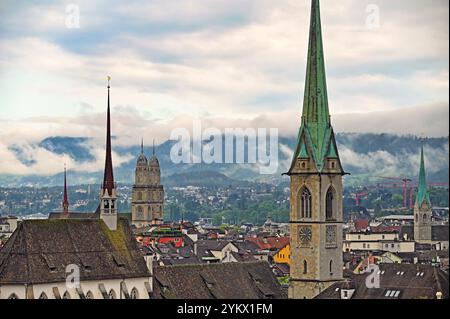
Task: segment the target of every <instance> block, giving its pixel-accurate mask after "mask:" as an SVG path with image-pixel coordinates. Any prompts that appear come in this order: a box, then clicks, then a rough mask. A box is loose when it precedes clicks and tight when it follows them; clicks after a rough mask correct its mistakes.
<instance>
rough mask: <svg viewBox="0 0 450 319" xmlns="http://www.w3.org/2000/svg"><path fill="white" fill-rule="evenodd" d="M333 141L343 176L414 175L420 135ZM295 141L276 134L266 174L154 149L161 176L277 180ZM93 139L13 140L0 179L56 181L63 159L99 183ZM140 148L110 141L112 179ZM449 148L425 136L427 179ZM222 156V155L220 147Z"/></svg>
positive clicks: (121, 177)
mask: <svg viewBox="0 0 450 319" xmlns="http://www.w3.org/2000/svg"><path fill="white" fill-rule="evenodd" d="M114 142H115V141H113V144H115V143H114ZM337 142H338V147H339V152H340V157H341V161H342V163H343V165H344V168H345V170H346V171H348V172H350V173H351V174H352V175H351V176H350V177H346V180H347V182H352V180H353V181H355V180H358V181H364V182H368V181H369V180H373V179H374V178H376V177H377V176H403V175H405V176H408V177H412V178H414V177H415V176H416V175H417V172H418V167H419V150H420V146H421V144H422V139H420V138H418V137H416V136H413V135H410V136H398V135H392V134H369V133H366V134H360V133H340V134H337ZM203 143H204V144H206V143H207V142H206V141H204V142H203ZM295 143H296V139H295V138H293V137H280V138H279V152H278V155H279V157H278V160H279V167H278V169H277V172H276V173H275V174H271V175H262V174H260V171H259V169H258V168H259V166H258V164H245V163H244V164H227V163H213V164H205V163H201V164H183V163H181V164H176V163H173V161H172V160H171V158H170V151H171V148H172V147H173V146H174V145H175V144H176V141H170V140H168V141H165V142H164V143H162V144H160V145H157V146H156V152H157V155H158V157H159V160H160V163H161V169H162V173H163V176H164V177H167V176H169V175H172V174H178V173H183V172H193V173H196V172H198V173H200V172H205V171H217V172H220V173H222V174H224V175H226V176H228V177H230V178H233V179H237V180H244V179H245V180H256V179H258V180H274V179H275V180H281V179H282V178H283V177H282V176H281V173H283V172H285V171H286V170H287V168H288V165H289V164H290V161H291V157H292V153H293V148H294V146H295ZM93 145H95V143H93V139H89V138H85V137H78V138H72V137H49V138H46V139H44V140H43V141H41V142H39V143H36V144H27V145H26V146H24V145H15V144H14V145H13V146H11V147H10V148H9V149H8V152H10V153H11V156H12V158H11V161H12V162H14V163H18V164H17V167H11V168H10V170H9V171H7V170H4V171H2V172H1V173H0V183H1V184H2V185H10V186H17V185H24V184H27V183H29V184H40V185H59V184H61V173H62V169H63V163H64V162H66V163H68V167H69V172H70V180H71V184H80V183H99V182H101V176H102V171H103V165H104V149H103V148H101V147H95V146H93ZM145 150H146V153H147V154H148V155H149V156H150V155H151V150H150V148H149V147H146V149H145ZM139 153H140V146H139V145H133V146H116V147H114V153H113V163H114V166H115V167H114V170H115V177H116V179H117V181H119V182H123V183H133V179H134V168H135V162H136V157H137V155H138V154H139ZM448 154H449V142H448V138H444V137H441V138H429V139H427V140H426V141H425V157H426V167H427V173H428V177H429V180H430V181H435V182H438V181H439V182H448V167H449V161H448ZM222 156H223V157H224V156H225V152H223V154H222ZM41 161H43V162H41ZM18 168H19V169H18ZM14 169H16V171H14ZM39 170H42V172H39ZM49 172H50V173H49Z"/></svg>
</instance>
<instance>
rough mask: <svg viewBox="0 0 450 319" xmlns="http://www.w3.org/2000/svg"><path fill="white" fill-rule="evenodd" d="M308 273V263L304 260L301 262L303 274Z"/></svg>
mask: <svg viewBox="0 0 450 319" xmlns="http://www.w3.org/2000/svg"><path fill="white" fill-rule="evenodd" d="M307 273H308V262H307V261H306V260H303V274H307Z"/></svg>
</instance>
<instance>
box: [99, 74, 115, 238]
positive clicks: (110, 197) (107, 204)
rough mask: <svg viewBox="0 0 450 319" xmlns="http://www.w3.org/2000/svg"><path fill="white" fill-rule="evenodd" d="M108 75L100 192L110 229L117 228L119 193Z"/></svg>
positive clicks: (103, 218) (105, 217) (101, 211)
mask: <svg viewBox="0 0 450 319" xmlns="http://www.w3.org/2000/svg"><path fill="white" fill-rule="evenodd" d="M110 80H111V78H110V77H109V76H108V109H107V112H106V159H105V172H104V176H103V184H102V190H101V193H100V219H102V220H103V221H104V222H105V224H106V226H108V228H109V229H110V230H116V229H117V195H116V185H115V183H114V175H113V166H112V156H111V118H110V106H109V88H110V86H109V81H110Z"/></svg>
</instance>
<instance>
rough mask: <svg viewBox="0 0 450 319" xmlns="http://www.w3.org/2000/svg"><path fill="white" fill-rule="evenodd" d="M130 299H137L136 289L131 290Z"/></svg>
mask: <svg viewBox="0 0 450 319" xmlns="http://www.w3.org/2000/svg"><path fill="white" fill-rule="evenodd" d="M130 297H131V299H139V292H138V290H137V289H136V287H135V288H133V289H131V293H130Z"/></svg>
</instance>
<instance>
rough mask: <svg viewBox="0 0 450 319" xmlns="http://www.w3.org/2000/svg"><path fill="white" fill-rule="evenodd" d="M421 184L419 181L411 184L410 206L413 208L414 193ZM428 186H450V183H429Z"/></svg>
mask: <svg viewBox="0 0 450 319" xmlns="http://www.w3.org/2000/svg"><path fill="white" fill-rule="evenodd" d="M418 186H419V183H418V182H412V183H411V184H410V185H409V208H410V209H412V208H413V193H414V190H415V189H417V187H418ZM427 186H428V187H436V186H437V187H448V183H427Z"/></svg>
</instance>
